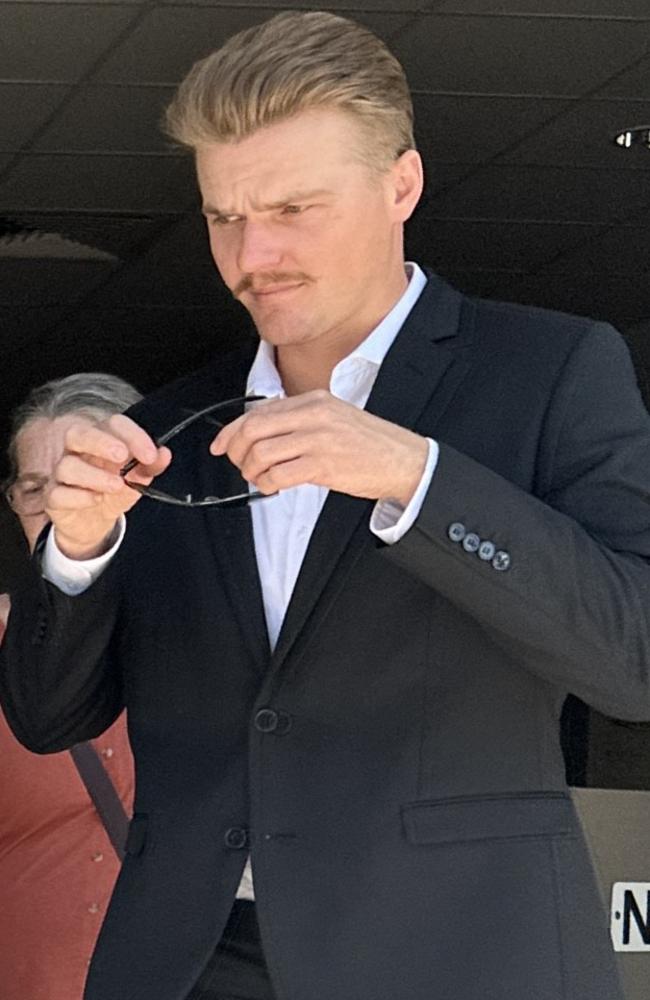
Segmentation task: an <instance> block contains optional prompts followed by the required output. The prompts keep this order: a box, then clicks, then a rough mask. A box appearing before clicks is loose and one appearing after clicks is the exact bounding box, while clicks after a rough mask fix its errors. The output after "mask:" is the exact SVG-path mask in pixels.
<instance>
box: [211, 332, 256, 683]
mask: <svg viewBox="0 0 650 1000" xmlns="http://www.w3.org/2000/svg"><path fill="white" fill-rule="evenodd" d="M256 346H257V345H256V344H252V345H251V346H250V347H249V348H248V349H245V350H244V351H242V352H241V354H238V355H237V356H236V357H235V358H234V359H233V361H232V362H230V363H227V364H226V363H224V364H223V366H222V367H221V368H220V370H219V372H218V376H217V378H216V380H215V385H214V389H213V390H212V389H211V392H213V393H214V394H213V396H212V399H213V400H214V401H216V400H218V399H230V398H231V397H234V396H239V395H242V396H243V395H244V394H245V391H246V381H247V378H248V372H249V370H250V367H251V365H252V362H253V358H254V355H255V349H256ZM209 403H210V400H209V399H208V400H206V401H205V402H204V403H203V404H202V405H203V406H207V405H209ZM215 434H216V428H215ZM197 466H198V476H197V479H198V483H199V488H200V490H201V491H202V494H203V495H204V496H208V495H210V496H233V495H235V494H238V493H246V492H247V490H248V483H247V482H246V481H245V480H244V479H243V478H242V476H241V474H240V472H239V469H237V468H236V466H234V465H232V463H231V462H228V461H227V460H226V459H214V458H212V457H211V456H210V455H207V457H203V458H202V459H201V460H199V461H198V462H197ZM201 516H202V518H203V521H204V524H205V529H206V532H207V536H208V539H209V544H210V547H211V550H212V552H213V554H214V557H215V559H216V561H217V565H218V567H219V570H220V574H219V575H220V579H221V580H222V582H223V585H224V587H225V590H226V592H227V596H228V599H229V601H230V604H231V607H232V610H233V614H234V616H235V618H236V620H237V622H238V624H239V627H240V629H241V633H242V637H243V639H244V643H245V645H246V646H247V648H248V651H249V653H250V654H251V657H252V659H253V663H254V665H255V666H256V668H257V669H258V670H259V671H260V672H263V671H265V670H266V668H267V666H268V661H269V654H270V649H269V640H268V633H267V628H266V618H265V615H264V604H263V600H262V588H261V585H260V578H259V573H258V569H257V560H256V558H255V543H254V540H253V525H252V520H251V514H250V508H249V507H239V508H232V509H228V508H223V509H218V508H210V507H207V508H205V509H204V510H202V511H201Z"/></svg>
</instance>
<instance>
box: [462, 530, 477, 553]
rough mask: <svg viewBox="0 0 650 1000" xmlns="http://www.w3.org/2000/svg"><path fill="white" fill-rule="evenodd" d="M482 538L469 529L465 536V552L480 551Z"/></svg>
mask: <svg viewBox="0 0 650 1000" xmlns="http://www.w3.org/2000/svg"><path fill="white" fill-rule="evenodd" d="M480 544H481V539H480V538H479V537H478V535H477V534H475V533H474V532H473V531H468V532H467V534H466V535H465V537H464V538H463V548H464V549H465V552H478V547H479V545H480Z"/></svg>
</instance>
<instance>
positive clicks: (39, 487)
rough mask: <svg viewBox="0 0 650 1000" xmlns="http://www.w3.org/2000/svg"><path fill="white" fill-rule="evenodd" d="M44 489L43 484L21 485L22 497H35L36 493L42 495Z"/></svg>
mask: <svg viewBox="0 0 650 1000" xmlns="http://www.w3.org/2000/svg"><path fill="white" fill-rule="evenodd" d="M44 489H45V483H23V484H22V486H21V490H22V493H23V495H24V496H26V497H31V496H36V494H37V493H42V492H43V490H44Z"/></svg>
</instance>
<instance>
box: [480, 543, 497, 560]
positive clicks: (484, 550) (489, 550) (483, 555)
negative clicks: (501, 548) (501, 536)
mask: <svg viewBox="0 0 650 1000" xmlns="http://www.w3.org/2000/svg"><path fill="white" fill-rule="evenodd" d="M496 550H497V547H496V545H495V544H494V542H488V541H485V542H481V544H480V545H479V547H478V557H479V559H484V560H485V562H492V560H493V559H494V555H495V552H496Z"/></svg>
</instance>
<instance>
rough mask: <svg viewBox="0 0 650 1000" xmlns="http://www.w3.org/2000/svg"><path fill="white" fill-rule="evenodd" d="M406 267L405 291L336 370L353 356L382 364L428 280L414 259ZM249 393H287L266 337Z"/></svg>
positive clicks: (254, 366)
mask: <svg viewBox="0 0 650 1000" xmlns="http://www.w3.org/2000/svg"><path fill="white" fill-rule="evenodd" d="M404 268H405V271H406V274H407V277H408V279H409V283H408V286H407V288H406V290H405V292H404V293H403V295H402V296H401V297H400V298H399V299H398V300H397V302H396V303H395V305H394V306H393V308H392V309H391V311H390V312H389V313H387V315H386V316H384V318H383V319H382V321H381V323H379V324H378V325H377V326H376V327H375V329H374V330H372V331H371V332H370V333H369V334H368V336H367V337H366V338H365V339H364V340H362V341H361V343H360V344H359V345H358V347H355V349H354V350H353V351H352V353H351V354H348V355H347V357H345V358H343V360H342V361H339V364H338V365H337V366H336V368H335V369H334V371H336V369H337V368H339V366H341V365H345V366H347V364H348V363H350V362H351V361H352V360H353V359H360V360H361V361H366V362H369V363H371V364H373V365H375V366H376V367H377V368H379V366H380V365H381V363H382V361H383V360H384V358H385V357H386V355H387V354H388V351H389V348H390V347H391V345H392V343H393V341H394V340H395V337H396V336H397V334H398V333H399V331H400V330H401V328H402V326H403V325H404V322H405V321H406V318H407V316H408V314H409V313H410V312H411V309H412V308H413V306H414V305H415V303H416V302H417V300H418V299H419V297H420V295H421V294H422V290H423V289H424V286H425V285H426V283H427V276H426V275H425V273H424V271H423V270H422V268H420V267H419V266H418V265H417V264H415V263H414V262H413V261H406V263H405V265H404ZM246 394H247V395H249V396H250V395H256V396H284V394H285V393H284V389H283V387H282V382H281V379H280V373H279V372H278V369H277V368H276V365H275V351H274V349H273V347H272V346H271V344H269V343H267V342H266V341H265V340H260V343H259V347H258V349H257V353H256V355H255V360H254V361H253V364H252V366H251V369H250V372H249V374H248V381H247V383H246Z"/></svg>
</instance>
